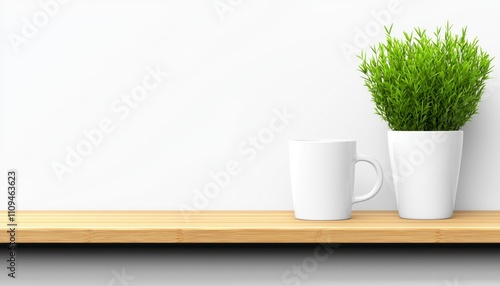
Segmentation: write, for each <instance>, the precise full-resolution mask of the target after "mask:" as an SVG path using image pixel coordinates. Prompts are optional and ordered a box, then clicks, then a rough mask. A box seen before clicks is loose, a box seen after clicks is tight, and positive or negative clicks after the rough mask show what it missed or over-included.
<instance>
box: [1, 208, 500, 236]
mask: <svg viewBox="0 0 500 286" xmlns="http://www.w3.org/2000/svg"><path fill="white" fill-rule="evenodd" d="M0 216H1V217H0V224H1V225H0V232H1V234H0V242H1V243H6V242H8V237H7V232H6V231H7V230H8V228H7V213H6V212H5V211H1V212H0ZM16 221H17V224H18V227H17V234H16V235H17V243H302V242H304V243H318V242H322V243H500V211H456V212H455V215H454V217H453V218H451V219H446V220H434V221H432V220H426V221H417V220H404V219H401V218H399V217H398V215H397V212H395V211H354V212H353V215H352V218H351V219H350V220H345V221H302V220H296V219H295V218H294V216H293V212H292V211H201V212H193V213H191V212H189V213H183V212H180V211H18V212H17V216H16Z"/></svg>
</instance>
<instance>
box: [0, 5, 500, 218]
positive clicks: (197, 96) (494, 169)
mask: <svg viewBox="0 0 500 286" xmlns="http://www.w3.org/2000/svg"><path fill="white" fill-rule="evenodd" d="M64 2H67V3H64V4H62V3H63V1H62V0H61V1H60V2H54V1H49V0H42V1H28V0H23V1H20V0H2V1H0V171H1V173H0V180H6V176H7V175H6V171H7V169H10V168H15V169H17V170H18V172H19V177H18V184H19V196H18V203H19V207H20V208H21V209H178V208H179V207H181V206H184V207H186V206H188V207H194V208H201V209H292V198H291V191H290V183H289V174H288V158H287V152H288V148H287V140H288V139H292V138H354V139H357V140H358V151H359V152H360V153H366V154H370V155H374V156H375V157H377V158H379V160H380V161H381V162H382V164H383V165H384V169H385V171H386V173H389V170H390V167H389V160H388V152H387V139H386V130H387V126H386V124H385V122H382V121H381V120H380V119H379V118H378V117H377V116H376V115H375V114H374V112H373V104H372V102H371V99H370V95H369V94H368V92H367V90H366V88H364V87H363V82H362V80H361V78H360V73H359V72H358V71H357V65H358V63H359V62H358V61H357V59H356V56H355V55H356V54H357V53H358V52H359V51H360V50H361V49H362V48H363V49H368V45H370V44H375V43H377V42H378V41H380V40H382V39H383V38H384V32H383V30H382V24H385V22H387V23H394V31H395V33H396V34H400V32H401V31H403V30H411V29H412V28H413V27H416V26H421V27H425V28H428V29H431V30H433V29H434V28H435V27H436V26H442V25H444V24H446V21H448V20H449V21H450V22H451V23H453V24H454V25H455V27H456V28H457V31H458V30H459V28H461V27H462V26H465V25H467V26H468V31H469V35H470V37H476V36H477V37H478V38H479V40H480V44H481V46H482V47H483V48H484V49H485V50H486V51H488V52H489V53H490V54H491V55H492V56H496V57H498V56H499V53H500V41H498V37H499V34H498V29H497V27H499V26H500V17H499V11H500V10H499V8H500V4H499V2H498V1H486V0H482V1H435V0H433V1H404V0H400V1H398V0H394V1H390V0H379V1H372V0H357V1H346V0H345V1H332V0H330V1H326V0H307V1H305V0H302V1H291V0H273V1H266V0H260V1H257V0H254V1H239V0H238V1H236V0H231V1H230V0H220V1H218V0H215V1H213V0H191V1H180V0H178V1H163V0H147V1H139V0H128V1H118V0H85V1H83V0H73V1H64ZM40 3H52V4H51V5H41V4H40ZM45 6H46V7H45ZM44 7H45V8H44ZM47 7H48V8H47ZM217 7H218V9H219V10H217V9H216V8H217ZM44 9H45V10H44ZM44 11H48V12H44ZM47 13H49V14H51V15H50V16H44V15H47ZM388 18H390V19H388ZM387 20H390V21H387ZM27 23H28V24H27ZM29 23H31V24H33V26H32V27H29V26H30V25H31V24H29ZM495 63H496V65H497V66H498V60H497V61H495ZM147 67H150V68H153V69H156V68H159V69H160V70H161V71H168V72H169V74H170V75H169V77H168V79H166V80H164V81H163V82H161V83H159V84H158V86H157V87H155V88H152V89H151V90H149V91H148V94H147V95H146V96H145V97H144V98H143V100H142V99H141V100H142V101H140V100H139V101H133V102H131V103H130V104H131V105H133V106H134V108H132V107H127V108H128V109H129V110H130V111H131V112H130V114H125V111H123V110H124V109H127V108H125V107H124V106H126V105H125V103H124V102H122V100H127V99H123V97H122V95H123V94H128V95H130V93H131V92H132V91H134V92H135V91H137V90H140V85H141V84H142V81H143V78H144V77H145V76H147V75H148V71H147ZM499 68H500V67H499ZM498 75H499V72H495V73H494V77H493V79H492V80H491V81H490V82H489V83H488V92H487V94H486V95H485V98H484V100H483V102H482V104H481V106H480V114H478V115H477V116H476V117H474V119H473V120H472V121H471V122H469V123H468V124H467V125H466V127H465V128H464V131H465V142H464V144H465V146H464V155H463V161H462V172H461V180H460V188H459V193H458V197H457V208H458V209H500V192H498V187H497V186H498V183H499V176H498V174H499V173H498V170H499V168H498V165H497V164H498V162H499V161H500V150H499V149H498V146H500V136H499V135H498V130H499V129H498V122H499V121H500V113H499V112H498V106H499V104H500V98H499V96H498V95H499V93H500V77H499V76H498ZM148 82H149V83H151V84H152V83H153V81H148ZM138 86H139V89H138ZM117 101H118V103H117ZM116 104H118V105H116ZM112 106H115V108H116V107H119V108H121V109H120V110H121V111H119V112H114V111H113V109H112ZM276 109H277V110H281V111H283V110H284V109H286V110H287V112H288V113H291V114H293V115H294V116H295V117H294V118H293V119H291V120H290V121H289V124H284V125H283V126H284V128H283V130H282V131H281V132H275V133H274V134H273V138H272V140H269V142H268V143H267V144H263V146H262V150H258V151H255V155H256V156H255V157H251V155H249V154H246V155H245V154H243V153H242V152H239V151H238V148H239V146H240V145H241V144H245V143H244V142H245V141H246V140H248V138H249V137H251V136H256V135H258V134H259V133H260V132H265V131H263V130H264V129H263V128H266V127H267V126H268V125H269V123H270V121H271V120H273V118H274V117H276V115H275V112H276V111H275V110H276ZM115 111H116V110H115ZM120 115H121V117H120ZM102 120H105V121H106V120H107V122H108V124H111V125H112V127H110V128H111V129H113V130H112V131H111V132H109V133H107V134H104V136H103V138H102V141H101V142H100V143H99V144H98V145H97V146H93V147H92V150H91V151H90V152H89V154H88V155H87V156H83V159H82V160H81V162H80V163H79V164H75V165H74V167H72V168H71V171H72V172H71V173H66V174H64V175H62V180H58V176H57V175H56V173H55V172H54V169H53V165H54V164H55V163H54V162H58V163H60V164H66V162H65V157H66V156H67V148H68V147H69V148H73V149H74V148H77V146H78V144H85V143H82V142H84V141H85V136H84V135H83V132H84V131H85V130H92V129H95V128H98V126H99V124H100V122H101V121H102ZM248 146H249V145H246V146H244V147H243V148H244V149H245V150H248ZM240 151H241V150H240ZM229 162H232V163H233V164H234V163H237V164H239V168H238V170H239V174H238V175H237V176H234V177H232V178H231V181H230V183H229V184H228V186H227V187H226V188H225V189H223V190H222V191H221V192H220V193H219V194H218V195H217V196H214V197H213V198H210V199H209V200H207V201H193V200H194V199H196V195H195V191H194V189H195V188H197V189H203V188H204V187H205V186H207V184H209V183H210V182H211V181H212V179H211V177H210V175H209V174H210V172H219V171H221V170H224V169H225V168H226V164H228V163H229ZM1 174H3V175H1ZM1 176H5V179H4V178H2V177H1ZM373 180H374V174H373V171H372V170H371V169H370V168H369V167H368V166H365V165H360V166H358V173H357V178H356V192H359V193H362V192H365V191H367V190H368V189H369V188H371V185H372V184H373ZM5 206H6V197H5V196H0V207H1V208H2V209H5ZM356 207H357V208H358V209H395V208H396V204H395V197H394V194H393V189H392V187H391V182H390V181H389V180H386V182H385V184H384V188H383V190H382V191H381V193H380V194H379V195H378V196H377V197H376V198H374V199H373V200H371V201H368V202H365V203H362V204H359V205H356Z"/></svg>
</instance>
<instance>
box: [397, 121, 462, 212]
mask: <svg viewBox="0 0 500 286" xmlns="http://www.w3.org/2000/svg"><path fill="white" fill-rule="evenodd" d="M388 142H389V156H390V159H391V169H392V177H393V178H392V179H393V182H394V190H395V192H396V200H397V204H398V212H399V216H400V217H401V218H405V219H446V218H451V217H452V216H453V210H454V208H455V198H456V195H457V187H458V178H459V174H460V163H461V159H462V144H463V132H462V131H389V132H388Z"/></svg>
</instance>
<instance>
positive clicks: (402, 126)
mask: <svg viewBox="0 0 500 286" xmlns="http://www.w3.org/2000/svg"><path fill="white" fill-rule="evenodd" d="M443 30H444V31H443ZM385 31H386V40H385V42H382V43H379V44H377V45H374V46H372V47H371V50H372V52H373V53H372V55H371V56H370V57H368V55H367V53H365V52H362V53H361V55H360V56H359V58H360V59H361V64H360V65H359V70H360V71H361V72H362V73H363V76H362V77H363V79H364V82H365V86H366V87H367V88H368V90H369V91H370V93H371V95H372V99H373V101H374V103H375V113H377V114H378V115H380V116H381V117H382V119H383V120H385V121H386V122H387V123H388V125H389V128H391V129H392V130H396V131H452V130H459V129H460V128H461V127H462V126H464V125H465V123H467V122H468V121H469V120H470V119H471V117H472V116H473V115H474V114H476V113H477V108H478V103H479V102H480V100H481V96H482V94H483V93H484V90H485V84H486V81H487V80H488V78H489V75H490V73H491V71H492V60H493V58H492V57H490V55H489V54H487V53H486V52H484V51H483V50H482V49H481V48H480V47H479V45H478V40H477V38H475V39H473V40H468V39H467V28H463V29H462V32H461V34H459V35H457V34H454V33H453V32H452V26H451V25H450V24H449V23H448V24H447V25H446V27H445V28H444V29H443V28H437V29H436V31H435V32H434V33H433V34H432V35H431V36H429V35H428V33H427V31H426V30H425V29H421V28H415V29H414V31H412V32H409V33H408V32H404V33H403V34H404V37H403V38H396V37H393V36H392V35H391V31H392V26H391V27H385Z"/></svg>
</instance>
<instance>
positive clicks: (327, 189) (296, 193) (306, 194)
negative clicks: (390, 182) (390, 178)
mask: <svg viewBox="0 0 500 286" xmlns="http://www.w3.org/2000/svg"><path fill="white" fill-rule="evenodd" d="M289 151H290V175H291V180H292V194H293V207H294V211H295V217H296V218H297V219H305V220H343V219H349V218H351V210H352V205H353V204H355V203H359V202H362V201H366V200H369V199H371V198H373V197H374V196H375V195H376V194H377V193H378V192H379V191H380V189H381V188H382V182H383V173H382V167H381V166H380V163H379V162H378V161H377V160H376V159H375V158H373V157H370V156H366V155H360V154H357V153H356V141H354V140H290V142H289ZM359 161H364V162H368V163H370V164H371V165H372V166H373V167H374V168H375V172H376V175H377V180H376V183H375V187H373V189H372V190H371V191H370V192H369V193H367V194H365V195H362V196H355V195H354V173H355V165H356V163H357V162H359Z"/></svg>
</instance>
